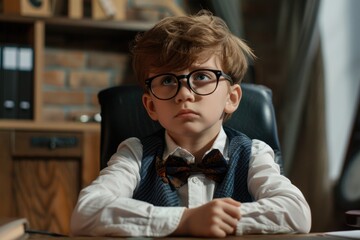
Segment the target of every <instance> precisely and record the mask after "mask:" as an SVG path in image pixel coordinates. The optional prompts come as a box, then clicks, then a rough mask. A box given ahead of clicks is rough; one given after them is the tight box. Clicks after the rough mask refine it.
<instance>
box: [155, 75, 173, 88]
mask: <svg viewBox="0 0 360 240" xmlns="http://www.w3.org/2000/svg"><path fill="white" fill-rule="evenodd" d="M159 78H160V82H161V85H162V86H174V85H177V80H176V78H175V77H174V76H171V75H164V76H160V77H159Z"/></svg>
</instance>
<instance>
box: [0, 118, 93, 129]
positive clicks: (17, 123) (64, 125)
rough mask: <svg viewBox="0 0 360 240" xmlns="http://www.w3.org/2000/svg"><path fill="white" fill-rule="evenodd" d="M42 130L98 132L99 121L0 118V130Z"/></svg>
mask: <svg viewBox="0 0 360 240" xmlns="http://www.w3.org/2000/svg"><path fill="white" fill-rule="evenodd" d="M6 129H12V130H13V129H14V130H44V131H80V132H85V131H86V132H88V131H90V132H92V131H95V132H100V123H77V122H59V123H51V122H34V121H32V120H12V119H8V120H0V130H6Z"/></svg>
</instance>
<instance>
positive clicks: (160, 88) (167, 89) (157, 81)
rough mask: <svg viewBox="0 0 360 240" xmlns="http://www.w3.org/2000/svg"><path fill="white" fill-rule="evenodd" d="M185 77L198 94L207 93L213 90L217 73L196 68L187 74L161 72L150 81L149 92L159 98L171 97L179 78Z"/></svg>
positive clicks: (175, 91)
mask: <svg viewBox="0 0 360 240" xmlns="http://www.w3.org/2000/svg"><path fill="white" fill-rule="evenodd" d="M183 78H186V79H187V80H188V81H187V83H188V84H189V87H190V89H191V90H192V91H193V92H195V93H196V94H199V95H208V94H211V93H213V92H214V91H215V89H216V87H217V84H218V75H216V73H215V72H213V71H210V70H197V71H194V72H191V73H190V74H189V75H181V76H176V75H173V74H163V75H159V76H157V77H155V78H154V79H153V80H152V81H151V86H150V87H151V92H152V93H153V94H154V95H155V96H156V97H157V98H159V99H170V98H173V97H174V96H175V95H176V94H177V92H178V91H179V89H180V87H181V83H180V80H181V79H183Z"/></svg>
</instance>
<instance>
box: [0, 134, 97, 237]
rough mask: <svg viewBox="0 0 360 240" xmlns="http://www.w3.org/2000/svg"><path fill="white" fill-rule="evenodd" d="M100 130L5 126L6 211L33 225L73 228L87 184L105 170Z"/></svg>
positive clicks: (1, 209)
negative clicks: (101, 166) (101, 168)
mask: <svg viewBox="0 0 360 240" xmlns="http://www.w3.org/2000/svg"><path fill="white" fill-rule="evenodd" d="M98 139H99V136H98V134H97V133H82V132H54V131H53V132H49V131H22V130H1V131H0V144H1V146H2V147H1V148H2V150H1V152H0V165H1V166H2V168H1V170H0V176H1V181H0V195H1V205H0V216H7V217H18V216H22V217H26V218H27V219H28V220H29V222H30V226H31V228H32V229H37V230H45V231H50V232H57V233H62V234H68V233H69V220H70V216H71V212H72V210H73V208H74V206H75V204H76V201H77V196H78V193H79V191H80V189H81V188H83V187H84V186H86V185H88V184H89V183H90V182H91V181H92V180H93V178H94V177H95V176H96V175H97V174H98V171H99V167H98V165H99V161H98V156H99V147H98V146H99V142H98Z"/></svg>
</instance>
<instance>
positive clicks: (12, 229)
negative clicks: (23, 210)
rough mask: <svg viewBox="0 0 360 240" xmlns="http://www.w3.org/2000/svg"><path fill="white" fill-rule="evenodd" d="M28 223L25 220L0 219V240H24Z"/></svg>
mask: <svg viewBox="0 0 360 240" xmlns="http://www.w3.org/2000/svg"><path fill="white" fill-rule="evenodd" d="M28 227H29V223H28V221H27V220H26V218H0V239H1V240H20V239H26V238H27V236H28V234H27V233H26V230H27V229H28Z"/></svg>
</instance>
